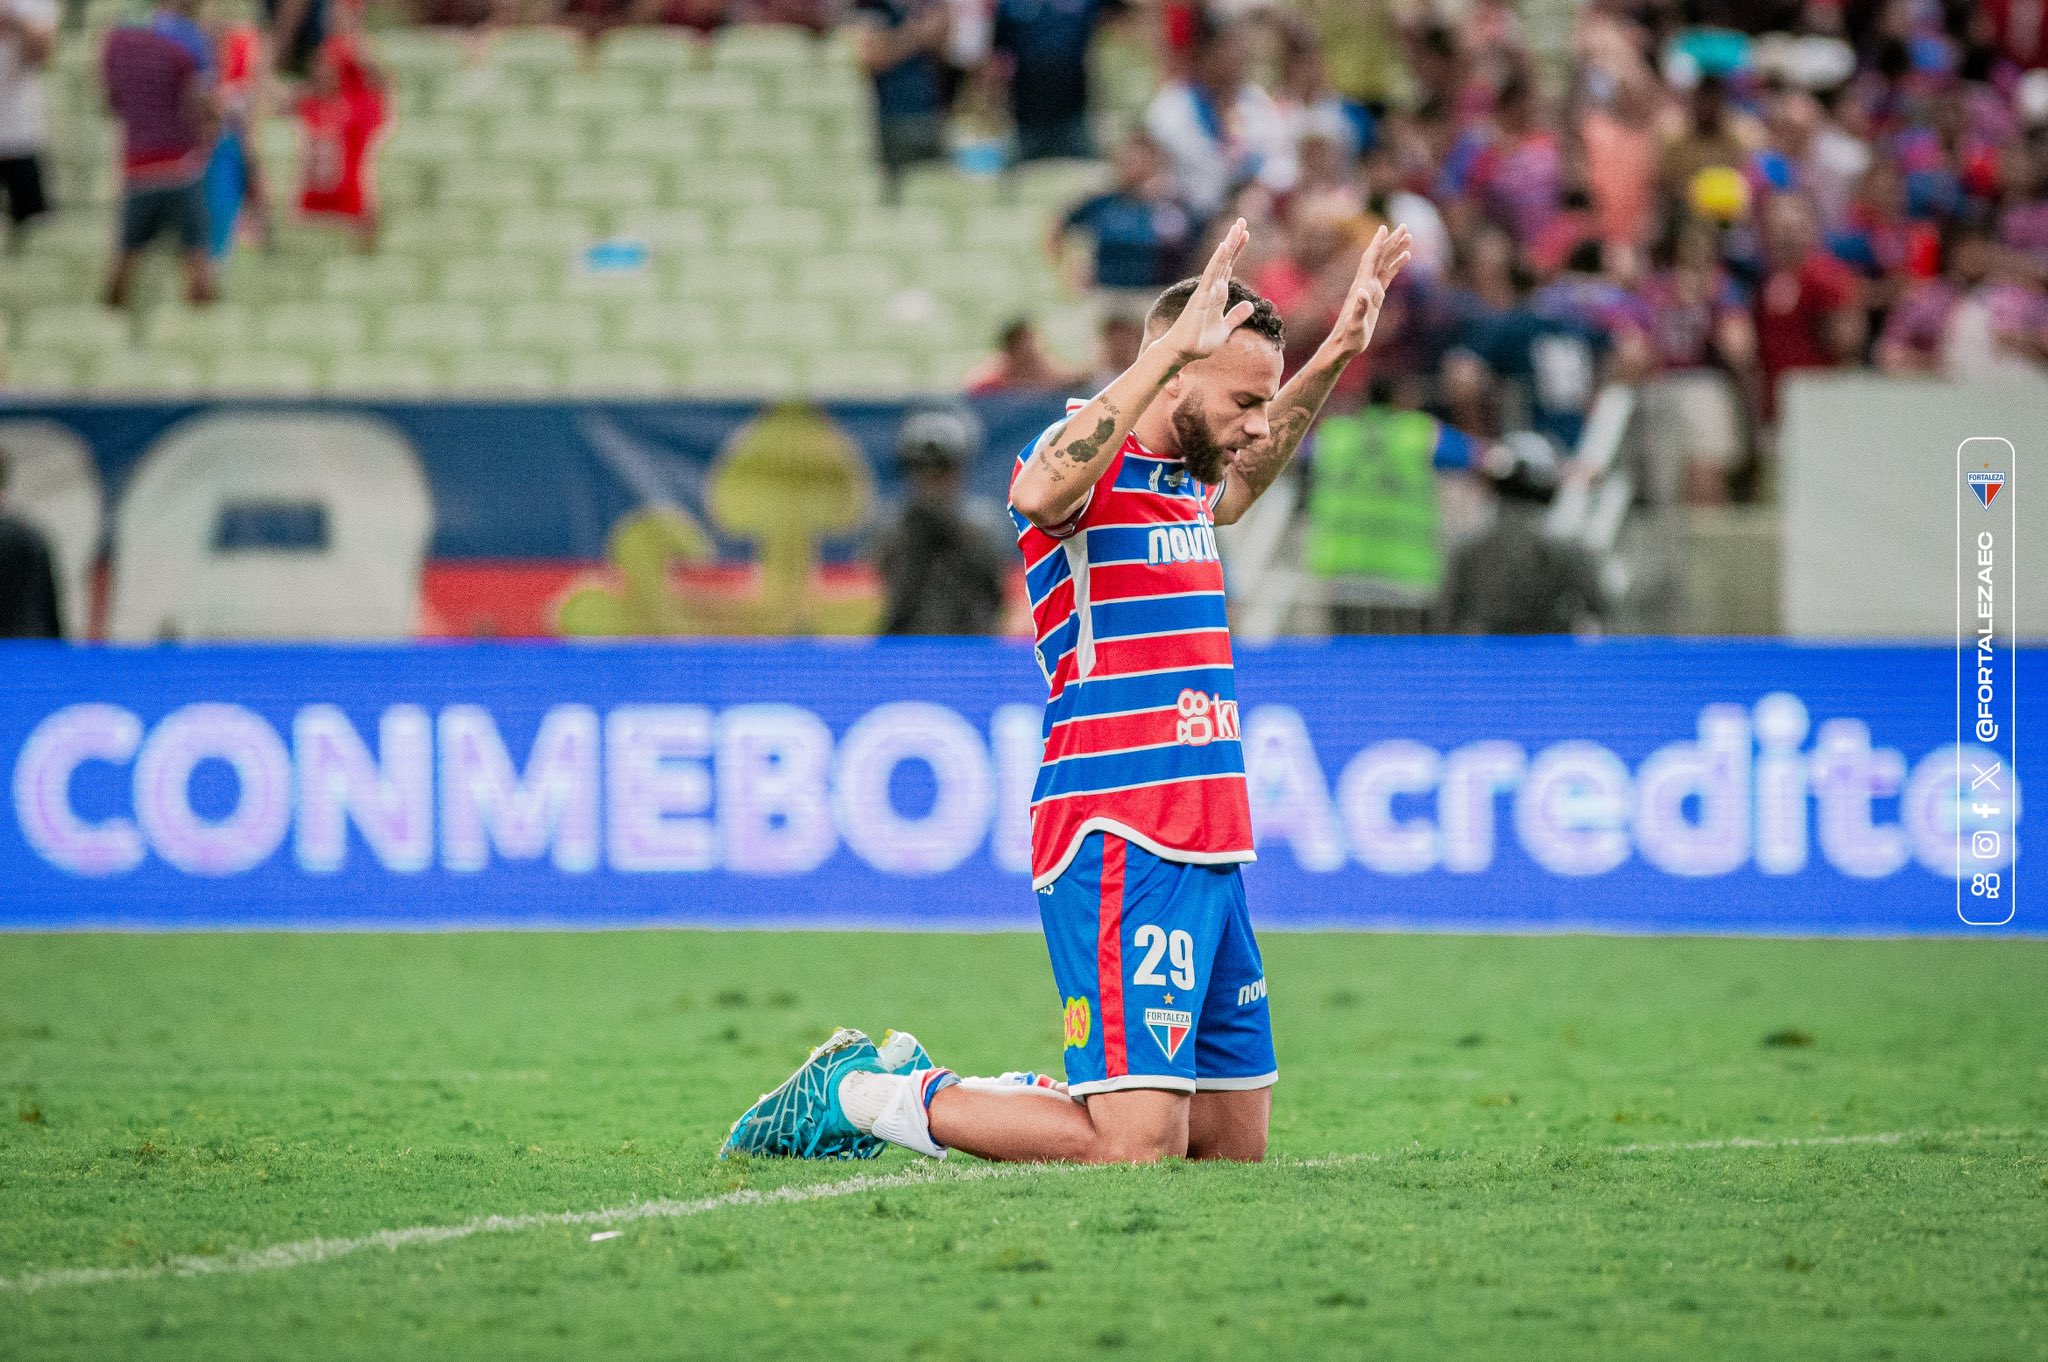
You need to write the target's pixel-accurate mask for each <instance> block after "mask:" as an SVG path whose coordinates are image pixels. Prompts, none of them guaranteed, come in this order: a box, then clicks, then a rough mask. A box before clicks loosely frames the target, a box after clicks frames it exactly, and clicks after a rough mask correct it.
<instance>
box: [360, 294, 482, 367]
mask: <svg viewBox="0 0 2048 1362" xmlns="http://www.w3.org/2000/svg"><path fill="white" fill-rule="evenodd" d="M489 337H490V323H489V321H488V320H487V318H486V316H485V313H484V310H483V309H482V308H480V307H478V306H477V305H476V304H474V303H401V304H399V305H398V306H396V307H394V308H391V309H390V310H389V311H387V312H386V313H385V314H384V326H383V342H384V347H385V348H386V349H389V350H417V351H420V352H422V353H424V354H430V355H431V354H448V353H451V352H458V351H461V350H465V349H471V348H476V347H480V346H482V345H483V344H484V343H485V342H486V341H487V340H488V339H489Z"/></svg>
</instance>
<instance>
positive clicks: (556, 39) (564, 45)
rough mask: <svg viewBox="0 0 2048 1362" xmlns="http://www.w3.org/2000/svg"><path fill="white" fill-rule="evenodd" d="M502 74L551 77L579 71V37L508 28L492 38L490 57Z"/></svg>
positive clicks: (565, 32) (557, 31) (557, 30)
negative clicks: (514, 72) (512, 72)
mask: <svg viewBox="0 0 2048 1362" xmlns="http://www.w3.org/2000/svg"><path fill="white" fill-rule="evenodd" d="M487 56H488V60H489V63H490V65H491V66H493V67H496V68H497V69H499V70H501V71H523V72H538V73H542V74H550V73H555V72H562V71H573V70H574V69H575V68H576V58H577V46H576V36H575V35H574V34H573V33H570V32H569V31H568V30H567V29H560V28H539V27H524V28H507V29H501V30H499V31H498V32H497V33H496V34H495V35H493V36H492V38H491V43H490V48H489V51H488V53H487Z"/></svg>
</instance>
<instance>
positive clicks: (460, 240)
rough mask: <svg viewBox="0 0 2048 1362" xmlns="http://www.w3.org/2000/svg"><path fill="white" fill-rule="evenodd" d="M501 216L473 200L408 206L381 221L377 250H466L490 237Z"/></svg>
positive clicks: (401, 253)
mask: <svg viewBox="0 0 2048 1362" xmlns="http://www.w3.org/2000/svg"><path fill="white" fill-rule="evenodd" d="M500 216H501V212H500V210H495V209H490V208H479V207H476V206H474V205H470V204H437V205H434V206H432V207H413V208H408V209H406V210H405V211H403V212H395V213H391V214H389V215H387V217H386V218H385V220H384V221H383V223H382V224H380V225H379V227H378V229H377V245H378V251H379V254H381V255H384V256H388V257H429V256H440V255H446V254H448V253H449V252H451V251H459V250H465V249H467V248H468V247H469V246H470V245H471V244H472V243H475V242H478V241H485V240H489V239H490V238H491V237H492V236H493V235H494V233H495V228H496V224H497V222H498V221H499V218H500ZM517 216H518V215H514V219H516V217H517Z"/></svg>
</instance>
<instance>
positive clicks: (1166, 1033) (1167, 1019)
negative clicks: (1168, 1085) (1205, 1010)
mask: <svg viewBox="0 0 2048 1362" xmlns="http://www.w3.org/2000/svg"><path fill="white" fill-rule="evenodd" d="M1194 1026H1195V1014H1194V1013H1192V1012H1183V1011H1181V1010H1180V1009H1178V1008H1172V1007H1148V1008H1146V1009H1145V1029H1146V1030H1147V1031H1150V1032H1151V1033H1152V1039H1153V1040H1155V1041H1157V1042H1159V1049H1160V1051H1161V1052H1162V1053H1164V1054H1165V1056H1166V1058H1167V1059H1168V1060H1169V1061H1171V1060H1172V1059H1173V1057H1174V1056H1175V1055H1176V1054H1179V1053H1180V1047H1181V1042H1182V1041H1184V1040H1186V1039H1187V1038H1188V1032H1189V1031H1192V1030H1193V1029H1194Z"/></svg>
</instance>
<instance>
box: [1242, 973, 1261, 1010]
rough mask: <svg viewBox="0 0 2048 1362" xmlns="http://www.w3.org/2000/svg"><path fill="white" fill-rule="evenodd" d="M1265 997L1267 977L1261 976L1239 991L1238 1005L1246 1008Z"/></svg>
mask: <svg viewBox="0 0 2048 1362" xmlns="http://www.w3.org/2000/svg"><path fill="white" fill-rule="evenodd" d="M1265 996H1266V976H1265V975H1263V974H1261V975H1260V976H1259V977H1258V978H1256V979H1254V980H1252V981H1251V982H1250V983H1248V984H1246V985H1245V986H1244V987H1243V988H1241V989H1239V990H1238V991H1237V1005H1238V1006H1239V1007H1245V1006H1247V1005H1249V1004H1251V1003H1255V1002H1257V1001H1258V1000H1259V999H1261V998H1263V997H1265Z"/></svg>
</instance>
